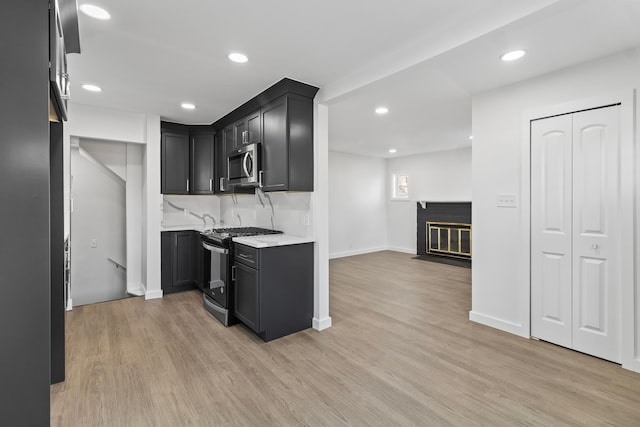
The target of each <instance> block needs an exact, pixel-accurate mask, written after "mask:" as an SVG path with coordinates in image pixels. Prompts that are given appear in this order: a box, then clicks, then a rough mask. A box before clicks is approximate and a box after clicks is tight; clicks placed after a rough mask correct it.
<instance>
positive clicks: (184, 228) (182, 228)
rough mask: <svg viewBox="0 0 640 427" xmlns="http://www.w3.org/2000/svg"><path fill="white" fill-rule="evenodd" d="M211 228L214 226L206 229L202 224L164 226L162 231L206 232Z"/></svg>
mask: <svg viewBox="0 0 640 427" xmlns="http://www.w3.org/2000/svg"><path fill="white" fill-rule="evenodd" d="M209 228H212V226H211V225H209V226H207V227H204V226H203V225H202V224H200V225H198V224H185V225H163V226H161V227H160V231H189V230H191V231H204V230H205V229H209Z"/></svg>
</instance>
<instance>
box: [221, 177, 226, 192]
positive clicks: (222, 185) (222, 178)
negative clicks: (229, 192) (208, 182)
mask: <svg viewBox="0 0 640 427" xmlns="http://www.w3.org/2000/svg"><path fill="white" fill-rule="evenodd" d="M220 191H226V189H225V188H224V177H220Z"/></svg>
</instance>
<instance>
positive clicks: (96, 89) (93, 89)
mask: <svg viewBox="0 0 640 427" xmlns="http://www.w3.org/2000/svg"><path fill="white" fill-rule="evenodd" d="M82 89H84V90H88V91H89V92H102V88H101V87H100V86H96V85H90V84H84V85H82Z"/></svg>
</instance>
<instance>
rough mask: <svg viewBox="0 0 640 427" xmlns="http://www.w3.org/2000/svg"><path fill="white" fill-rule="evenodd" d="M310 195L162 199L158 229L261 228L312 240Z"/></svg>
mask: <svg viewBox="0 0 640 427" xmlns="http://www.w3.org/2000/svg"><path fill="white" fill-rule="evenodd" d="M312 194H313V193H287V192H274V193H263V192H262V191H260V190H259V189H256V194H238V195H228V196H170V195H165V196H163V203H162V226H163V227H179V226H194V227H197V228H214V227H250V226H256V227H263V228H271V229H275V230H280V231H283V232H284V233H286V234H290V235H293V236H301V237H311V236H313V226H312V224H313V215H312V213H311V196H312Z"/></svg>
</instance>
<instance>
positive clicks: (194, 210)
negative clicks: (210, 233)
mask: <svg viewBox="0 0 640 427" xmlns="http://www.w3.org/2000/svg"><path fill="white" fill-rule="evenodd" d="M162 199H163V202H162V226H163V227H178V226H194V227H196V228H214V227H220V199H219V198H218V197H216V196H169V195H164V196H163V198H162Z"/></svg>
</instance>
